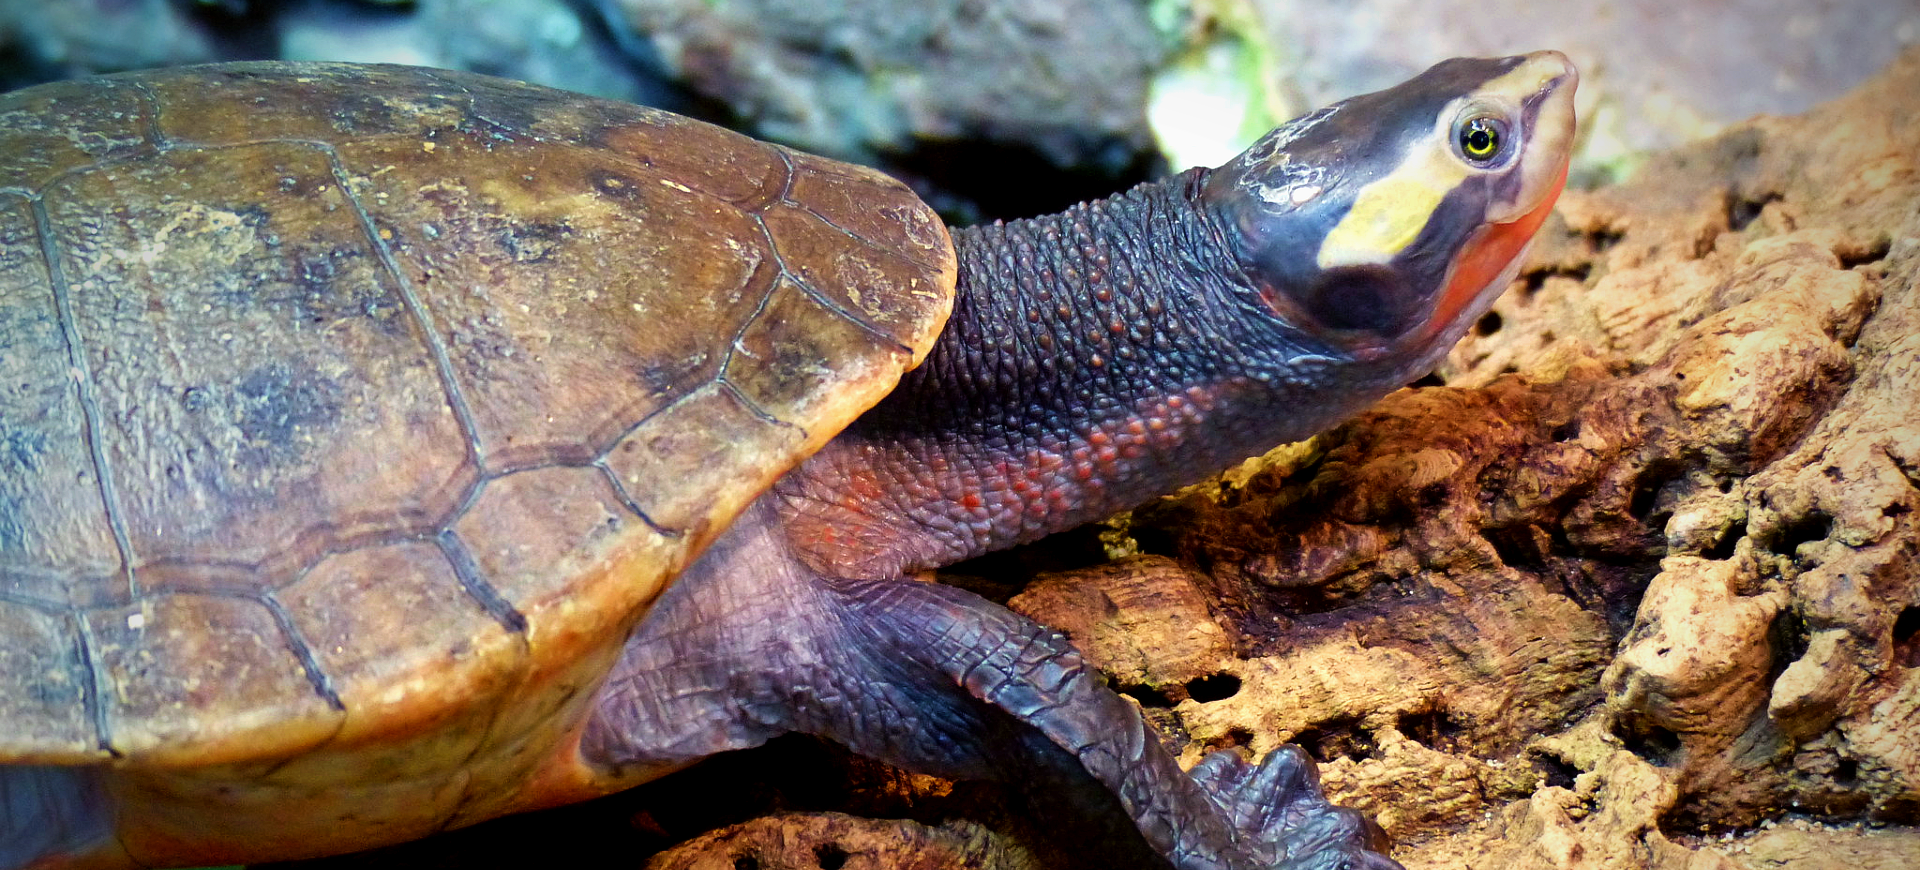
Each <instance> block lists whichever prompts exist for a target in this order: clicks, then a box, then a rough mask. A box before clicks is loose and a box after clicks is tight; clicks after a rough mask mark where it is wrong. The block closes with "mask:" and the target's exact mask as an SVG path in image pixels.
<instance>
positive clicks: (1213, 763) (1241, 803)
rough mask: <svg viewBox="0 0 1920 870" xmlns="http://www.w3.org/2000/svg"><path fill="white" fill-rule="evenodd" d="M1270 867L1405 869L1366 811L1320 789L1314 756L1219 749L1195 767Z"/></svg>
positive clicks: (1285, 750)
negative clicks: (1249, 754) (1252, 759)
mask: <svg viewBox="0 0 1920 870" xmlns="http://www.w3.org/2000/svg"><path fill="white" fill-rule="evenodd" d="M1188 775H1190V776H1192V777H1193V780H1194V782H1196V783H1198V784H1199V785H1200V787H1201V788H1202V789H1204V790H1206V792H1207V793H1208V794H1209V795H1210V796H1211V797H1212V798H1213V799H1214V801H1216V802H1217V803H1218V804H1219V805H1220V808H1221V809H1222V810H1224V811H1225V813H1226V816H1227V819H1228V821H1229V822H1230V824H1231V825H1232V828H1233V830H1234V831H1236V832H1238V834H1239V836H1240V837H1241V838H1243V842H1244V844H1245V845H1246V846H1248V847H1249V849H1248V851H1251V852H1253V853H1255V854H1257V855H1259V856H1260V858H1261V860H1263V861H1264V862H1265V863H1266V866H1271V867H1275V868H1284V870H1403V868H1402V867H1401V866H1400V864H1399V863H1398V862H1396V861H1394V860H1392V859H1390V858H1387V857H1386V856H1385V855H1384V854H1381V853H1384V852H1385V851H1386V850H1387V848H1388V843H1387V838H1386V834H1385V832H1383V831H1382V830H1381V829H1380V827H1379V826H1378V825H1375V824H1373V823H1372V822H1371V821H1369V820H1368V819H1367V818H1366V817H1365V816H1362V815H1361V814H1359V813H1357V812H1355V811H1353V810H1349V809H1345V808H1343V807H1337V806H1334V805H1333V804H1332V803H1329V802H1328V801H1327V799H1326V796H1325V795H1324V794H1322V793H1321V791H1320V776H1319V773H1318V772H1317V771H1316V770H1315V768H1314V765H1313V760H1312V759H1310V758H1308V757H1307V754H1306V753H1305V752H1302V751H1301V750H1300V749H1299V748H1298V747H1295V746H1283V747H1280V748H1279V749H1276V750H1274V751H1272V752H1270V753H1267V756H1266V757H1265V758H1263V759H1261V761H1260V763H1259V764H1258V765H1253V764H1249V763H1247V761H1246V760H1245V759H1243V758H1241V757H1240V756H1239V755H1238V754H1237V753H1234V752H1232V751H1228V750H1219V751H1216V752H1213V753H1210V754H1208V755H1207V757H1206V758H1204V759H1202V760H1201V761H1200V763H1199V764H1197V765H1194V767H1193V769H1192V770H1191V771H1189V772H1188Z"/></svg>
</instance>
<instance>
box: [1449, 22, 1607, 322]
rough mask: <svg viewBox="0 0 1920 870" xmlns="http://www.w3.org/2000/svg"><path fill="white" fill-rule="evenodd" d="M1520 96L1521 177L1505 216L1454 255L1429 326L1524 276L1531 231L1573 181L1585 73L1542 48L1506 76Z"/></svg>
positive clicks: (1481, 303)
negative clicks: (1576, 102) (1578, 96)
mask: <svg viewBox="0 0 1920 870" xmlns="http://www.w3.org/2000/svg"><path fill="white" fill-rule="evenodd" d="M1501 83H1502V84H1504V85H1506V86H1507V87H1509V88H1512V89H1513V90H1514V91H1517V92H1518V93H1517V94H1516V96H1518V97H1519V102H1520V105H1521V110H1522V113H1523V117H1524V118H1525V124H1526V127H1527V131H1528V135H1527V142H1526V146H1525V151H1524V152H1523V153H1522V154H1521V155H1520V161H1521V163H1520V167H1519V172H1520V178H1519V179H1518V181H1519V183H1518V184H1517V185H1515V193H1514V196H1513V199H1512V200H1511V204H1510V205H1509V206H1508V207H1507V208H1506V209H1504V210H1503V211H1504V212H1505V214H1503V215H1498V216H1495V215H1490V216H1489V220H1488V222H1487V225H1486V226H1484V227H1483V228H1482V229H1481V231H1480V232H1479V234H1478V235H1476V236H1475V237H1474V238H1473V239H1471V240H1470V241H1468V242H1467V244H1466V245H1465V246H1464V247H1463V248H1462V249H1461V250H1460V253H1459V255H1458V256H1457V257H1456V258H1455V260H1454V265H1453V270H1452V274H1451V275H1449V276H1448V279H1447V286H1446V289H1444V290H1443V291H1442V292H1441V293H1440V296H1439V299H1438V302H1437V304H1436V307H1435V311H1434V315H1433V317H1432V319H1430V320H1429V321H1428V324H1429V326H1428V331H1429V332H1438V331H1440V330H1442V329H1443V328H1445V327H1446V326H1447V325H1448V324H1453V323H1457V322H1459V320H1460V319H1462V318H1464V316H1465V312H1466V310H1467V309H1469V308H1480V307H1485V306H1486V305H1490V304H1491V301H1492V297H1493V296H1494V295H1496V294H1497V293H1498V291H1499V290H1500V289H1501V288H1504V287H1505V286H1506V285H1507V283H1508V282H1510V281H1512V280H1513V276H1514V275H1515V274H1516V273H1518V271H1519V268H1520V261H1521V260H1522V259H1523V258H1524V257H1525V256H1526V253H1527V246H1528V245H1529V244H1530V243H1531V242H1532V241H1533V235H1534V233H1535V232H1536V231H1538V230H1539V229H1540V225H1541V224H1542V223H1544V222H1545V221H1546V219H1547V215H1548V214H1549V213H1550V212H1552V211H1553V204H1554V202H1555V201H1556V200H1558V199H1559V198H1560V191H1561V190H1562V189H1564V188H1565V187H1566V184H1567V163H1568V161H1569V159H1570V158H1571V156H1572V153H1573V137H1574V113H1573V92H1574V90H1575V89H1576V88H1577V87H1579V83H1580V73H1579V71H1578V70H1576V69H1574V66H1573V63H1572V62H1571V61H1568V60H1567V56H1566V55H1564V54H1561V53H1560V52H1557V51H1536V52H1534V53H1532V54H1529V55H1527V56H1526V59H1525V60H1524V61H1522V62H1521V64H1520V65H1519V66H1517V67H1515V68H1514V70H1513V71H1512V72H1510V73H1508V74H1507V75H1505V76H1503V77H1502V82H1501Z"/></svg>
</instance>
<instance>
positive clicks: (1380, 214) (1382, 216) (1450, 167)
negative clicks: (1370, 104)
mask: <svg viewBox="0 0 1920 870" xmlns="http://www.w3.org/2000/svg"><path fill="white" fill-rule="evenodd" d="M1468 171H1469V170H1468V169H1467V167H1466V166H1465V165H1464V164H1462V163H1461V162H1460V161H1458V160H1454V159H1452V158H1451V157H1449V156H1448V154H1447V152H1446V150H1445V149H1444V148H1434V147H1432V143H1431V142H1430V141H1429V140H1427V139H1422V140H1420V141H1419V143H1418V144H1417V145H1416V146H1415V147H1414V149H1413V153H1412V154H1410V155H1408V156H1407V159H1406V160H1404V161H1402V162H1401V163H1400V165H1398V166H1395V167H1394V168H1393V171H1392V172H1389V173H1387V176H1386V177H1385V178H1381V179H1379V180H1377V181H1374V182H1371V183H1369V184H1368V185H1366V186H1365V187H1362V188H1360V192H1359V193H1357V194H1355V195H1354V198H1353V209H1352V210H1351V211H1349V212H1347V215H1346V217H1344V218H1341V219H1340V223H1339V224H1337V225H1335V226H1334V228H1333V229H1332V230H1329V231H1328V232H1327V238H1326V241H1325V242H1323V243H1321V245H1320V256H1319V258H1318V263H1319V265H1320V268H1322V269H1331V268H1335V267H1338V266H1361V265H1368V264H1374V263H1385V262H1387V261H1389V260H1392V259H1393V258H1394V257H1395V256H1397V255H1398V254H1399V253H1400V252H1401V251H1403V250H1406V247H1407V246H1408V245H1411V244H1413V240H1414V239H1416V238H1418V237H1419V236H1420V231H1421V230H1422V229H1425V228H1426V226H1427V220H1428V219H1429V218H1431V217H1433V213H1434V211H1435V210H1437V209H1439V207H1440V203H1441V202H1442V201H1443V200H1445V199H1446V198H1447V194H1449V193H1451V192H1453V189H1454V188H1456V187H1458V186H1459V185H1460V182H1461V181H1463V180H1465V179H1466V177H1467V173H1468Z"/></svg>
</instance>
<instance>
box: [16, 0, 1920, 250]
mask: <svg viewBox="0 0 1920 870" xmlns="http://www.w3.org/2000/svg"><path fill="white" fill-rule="evenodd" d="M1916 43H1920V0H1589V2H1585V3H1580V4H1542V3H1533V2H1526V0H1477V2H1471V3H1461V2H1427V0H1347V2H1329V0H1317V2H1302V0H843V2H828V0H0V89H6V88H14V87H21V86H24V85H29V84H34V83H37V82H41V81H47V80H50V79H56V78H68V77H73V76H80V75H87V74H91V73H97V72H116V71H121V70H130V69H139V68H145V67H153V66H166V65H174V64H187V63H202V62H208V61H222V60H243V59H264V58H287V59H301V60H354V61H378V62H388V63H408V64H425V65H432V66H440V67H450V68H458V69H466V70H474V71H478V72H484V73H491V74H495V75H501V76H507V77H511V78H516V79H522V80H526V81H533V82H539V83H542V84H547V85H552V86H555V87H560V88H567V89H570V90H576V91H583V92H586V93H590V94H596V95H600V96H606V97H614V98H619V99H624V100H631V101H635V102H641V103H646V104H649V105H655V106H659V107H662V108H666V109H670V110H673V111H678V112H681V113H684V114H690V115H693V116H696V117H700V118H703V119H706V120H710V121H715V122H718V123H722V124H725V125H727V126H731V127H734V128H736V129H741V130H744V131H747V132H750V133H753V134H755V135H759V136H762V137H764V138H768V139H773V140H777V141H780V142H783V143H786V144H790V145H794V146H797V147H800V148H803V149H806V150H810V151H814V152H817V153H820V154H825V155H828V156H832V157H838V158H841V159H846V160H852V161H856V162H861V163H866V164H869V165H875V166H879V167H881V168H883V169H886V170H887V171H889V172H892V173H893V174H895V175H897V176H900V177H902V178H904V179H907V180H908V181H909V182H910V183H912V184H914V185H915V186H916V187H918V188H919V189H920V190H921V192H922V193H923V194H924V195H926V196H927V197H928V198H929V199H930V200H931V201H933V202H934V204H935V205H936V206H938V207H939V208H940V209H941V210H942V211H943V212H944V213H946V214H947V215H948V217H949V218H950V219H951V220H954V221H956V222H959V223H972V222H977V221H980V220H986V219H992V218H1011V217H1021V216H1026V215H1031V214H1038V213H1044V212H1048V211H1052V210H1056V209H1058V208H1060V207H1062V206H1065V205H1067V204H1070V203H1073V202H1077V201H1079V200H1082V199H1085V198H1088V197H1090V196H1098V195H1103V194H1105V193H1108V192H1111V191H1113V190H1116V189H1118V188H1121V187H1124V186H1127V185H1128V184H1130V183H1132V182H1136V181H1139V180H1142V179H1144V178H1147V177H1151V176H1153V175H1157V174H1162V173H1164V172H1166V171H1168V170H1170V169H1171V170H1178V169H1181V168H1184V167H1186V166H1189V165H1196V164H1213V163H1218V162H1220V161H1222V160H1224V159H1225V158H1226V157H1228V156H1231V155H1232V154H1233V153H1235V152H1236V151H1238V149H1239V148H1240V147H1242V146H1243V145H1245V144H1246V143H1248V142H1250V141H1251V140H1252V139H1253V138H1254V137H1255V136H1257V135H1258V134H1259V133H1260V132H1262V131H1264V130H1265V129H1266V128H1268V127H1270V126H1272V125H1273V124H1274V123H1276V122H1277V121H1281V120H1284V119H1286V118H1290V117H1292V116H1294V115H1295V114H1298V113H1300V112H1302V111H1305V110H1307V109H1310V108H1313V107H1315V106H1318V105H1321V104H1324V103H1326V102H1330V101H1332V100H1335V99H1338V98H1341V97H1344V96H1348V95H1351V94H1355V93H1360V92H1365V91H1369V90H1374V89H1377V88H1381V87H1385V86H1387V85H1390V84H1392V83H1394V82H1396V81H1399V80H1401V79H1403V78H1406V77H1407V76H1409V75H1411V74H1412V73H1415V72H1417V71H1419V70H1420V69H1422V68H1424V67H1426V66H1428V65H1429V64H1432V63H1434V62H1436V61H1439V60H1442V59H1444V58H1447V57H1451V56H1455V55H1472V54H1507V53H1513V52H1517V51H1525V50H1530V49H1535V48H1543V47H1551V48H1559V49H1561V50H1563V51H1565V52H1567V53H1568V54H1569V55H1571V56H1572V57H1573V59H1574V60H1575V62H1576V63H1578V64H1579V65H1580V67H1581V69H1582V71H1583V73H1584V76H1585V79H1584V83H1583V86H1582V88H1581V92H1580V96H1581V101H1582V106H1581V109H1582V127H1583V129H1582V134H1583V136H1584V137H1585V141H1584V147H1583V150H1582V154H1581V157H1580V161H1579V164H1578V167H1577V173H1576V178H1575V183H1576V184H1577V185H1589V186H1590V185H1594V184H1598V183H1603V182H1606V181H1611V180H1617V179H1618V178H1620V177H1623V176H1624V175H1625V174H1627V173H1628V172H1630V171H1631V169H1632V167H1633V166H1634V165H1636V163H1637V160H1638V159H1639V158H1640V157H1641V156H1643V155H1645V154H1647V153H1649V152H1651V151H1654V150H1658V149H1662V148H1666V147H1670V146H1672V145H1674V144H1677V143H1679V142H1683V141H1687V140H1691V139H1695V138H1699V137H1701V136H1704V135H1709V134H1711V133H1712V132H1714V131H1715V130H1717V129H1719V128H1721V127H1722V126H1724V125H1726V124H1728V123H1732V122H1737V121H1740V120H1743V119H1745V118H1747V117H1749V116H1752V115H1754V114H1757V113H1779V114H1787V113H1796V112H1800V111H1803V110H1805V109H1807V108H1809V107H1811V106H1812V105H1814V104H1815V103H1818V102H1820V101H1822V100H1825V99H1828V98H1831V97H1833V96H1836V95H1838V94H1839V93H1841V92H1843V91H1845V90H1846V89H1847V88H1849V87H1851V86H1853V85H1854V84H1856V83H1858V82H1860V81H1862V80H1863V79H1865V78H1866V77H1867V76H1869V75H1870V74H1872V73H1873V72H1874V71H1875V70H1877V69H1879V68H1881V67H1882V66H1884V65H1885V64H1886V63H1888V62H1889V61H1891V60H1892V59H1893V58H1894V56H1895V55H1896V54H1898V53H1899V52H1900V50H1901V49H1902V48H1903V47H1904V46H1908V45H1913V44H1916Z"/></svg>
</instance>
